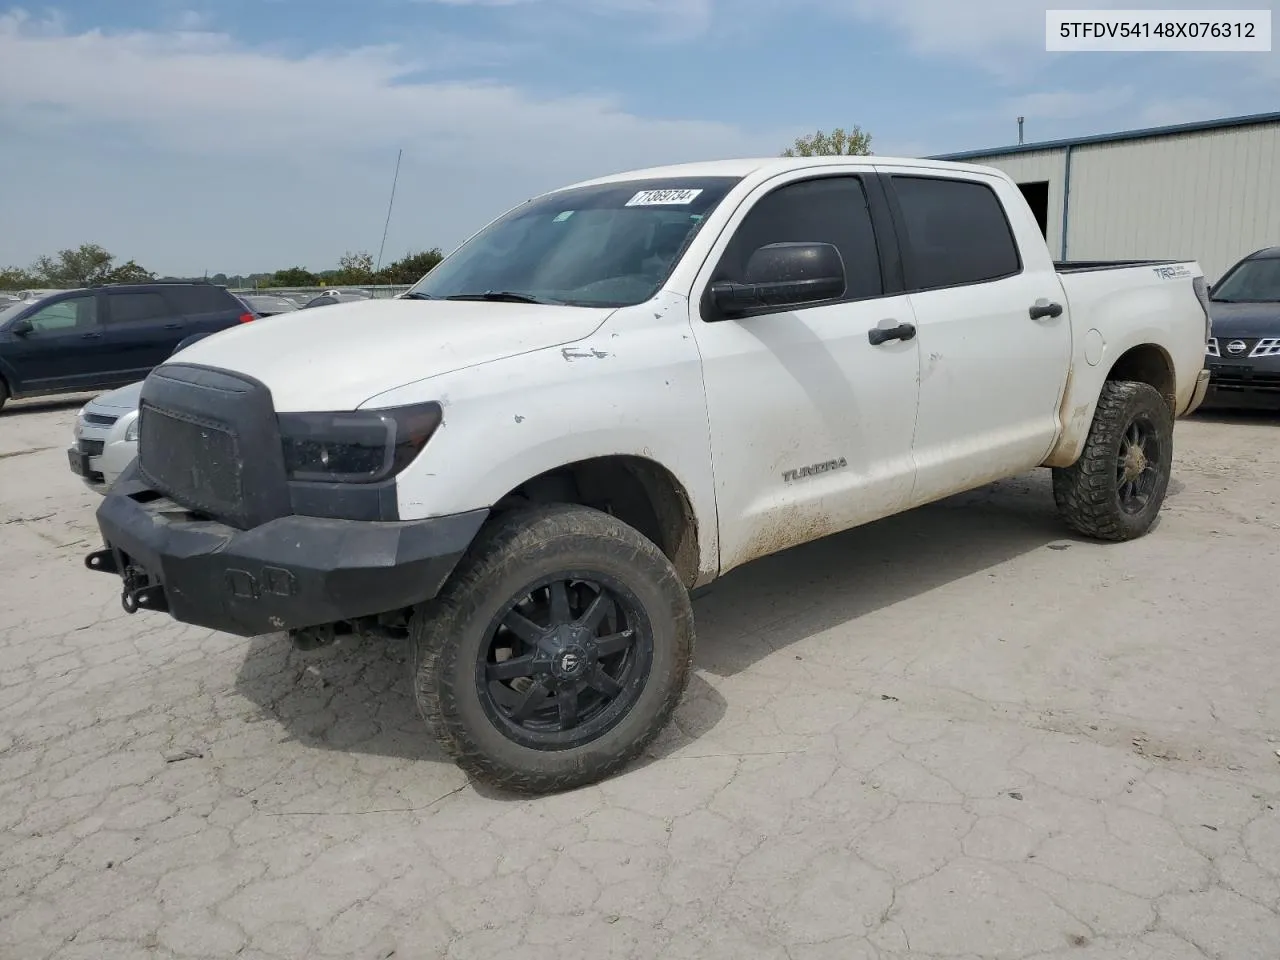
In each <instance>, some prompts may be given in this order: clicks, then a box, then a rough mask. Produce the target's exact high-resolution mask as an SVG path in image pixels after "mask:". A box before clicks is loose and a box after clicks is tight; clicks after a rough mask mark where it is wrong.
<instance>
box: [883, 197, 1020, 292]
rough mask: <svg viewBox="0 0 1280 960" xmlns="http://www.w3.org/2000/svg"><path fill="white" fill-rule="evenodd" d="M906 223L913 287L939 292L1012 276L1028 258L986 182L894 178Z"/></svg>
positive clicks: (909, 286)
mask: <svg viewBox="0 0 1280 960" xmlns="http://www.w3.org/2000/svg"><path fill="white" fill-rule="evenodd" d="M891 180H892V183H893V192H894V194H895V196H896V197H897V200H898V207H899V209H900V210H901V212H902V218H903V220H904V221H905V227H906V234H907V237H906V239H907V243H908V246H909V248H910V251H911V256H910V257H909V275H908V277H907V285H908V288H909V290H912V291H919V290H935V289H938V288H940V287H956V286H961V285H964V284H971V283H985V282H987V281H990V280H999V279H1001V278H1003V277H1010V276H1013V275H1014V274H1017V273H1019V272H1021V270H1022V258H1021V257H1020V256H1019V254H1018V244H1017V241H1016V240H1015V239H1014V236H1013V230H1012V228H1011V227H1010V226H1009V220H1008V218H1007V217H1006V216H1005V212H1004V206H1003V205H1002V204H1001V203H1000V198H999V197H998V196H996V192H995V191H994V190H992V189H991V188H990V187H989V186H987V185H986V184H985V183H978V182H976V181H973V180H952V179H944V178H940V177H909V176H894V177H892V178H891Z"/></svg>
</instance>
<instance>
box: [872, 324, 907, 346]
mask: <svg viewBox="0 0 1280 960" xmlns="http://www.w3.org/2000/svg"><path fill="white" fill-rule="evenodd" d="M915 335H916V327H915V324H914V323H900V324H898V325H897V326H896V327H872V328H871V329H870V330H868V331H867V339H868V340H869V341H870V342H871V345H872V346H873V347H878V346H880V344H882V343H888V342H889V341H890V340H910V339H911V338H912V337H914V336H915Z"/></svg>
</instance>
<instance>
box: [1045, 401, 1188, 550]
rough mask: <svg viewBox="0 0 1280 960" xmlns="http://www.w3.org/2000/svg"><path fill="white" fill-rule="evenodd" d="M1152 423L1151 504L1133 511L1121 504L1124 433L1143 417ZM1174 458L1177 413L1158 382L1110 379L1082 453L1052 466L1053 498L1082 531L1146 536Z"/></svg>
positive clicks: (1104, 536)
mask: <svg viewBox="0 0 1280 960" xmlns="http://www.w3.org/2000/svg"><path fill="white" fill-rule="evenodd" d="M1140 421H1141V422H1144V423H1147V424H1150V425H1151V426H1152V427H1153V428H1154V435H1155V438H1156V440H1157V444H1158V456H1157V457H1156V458H1154V461H1153V463H1154V467H1155V469H1156V475H1155V483H1154V487H1153V489H1152V491H1151V494H1150V497H1149V499H1148V501H1147V503H1146V505H1145V506H1144V507H1143V508H1142V509H1141V510H1140V511H1138V512H1135V513H1130V512H1127V511H1126V510H1124V509H1123V508H1122V506H1121V499H1120V491H1119V485H1118V483H1117V472H1118V470H1119V468H1120V451H1121V446H1122V443H1123V441H1124V437H1125V433H1126V431H1128V430H1129V429H1130V428H1131V426H1133V425H1134V424H1135V423H1138V422H1140ZM1172 462H1173V415H1172V413H1171V412H1170V410H1169V404H1168V402H1167V401H1166V400H1165V399H1164V398H1163V397H1162V396H1161V395H1160V394H1159V392H1158V391H1156V389H1155V388H1154V387H1151V386H1149V385H1148V384H1145V383H1136V382H1133V381H1127V380H1109V381H1107V382H1106V383H1105V384H1104V385H1103V388H1102V395H1101V397H1100V398H1099V399H1098V407H1097V410H1096V411H1095V412H1094V415H1093V423H1092V425H1091V426H1090V427H1089V436H1088V439H1086V441H1085V445H1084V451H1083V452H1082V453H1081V454H1080V458H1079V459H1078V460H1077V461H1076V462H1075V463H1073V464H1072V465H1071V466H1069V467H1055V468H1054V469H1053V499H1054V502H1055V503H1056V504H1057V507H1058V515H1059V516H1060V517H1061V518H1062V520H1063V521H1064V522H1065V523H1066V524H1067V526H1068V527H1070V528H1071V529H1072V530H1075V531H1076V532H1077V533H1081V534H1084V535H1085V536H1087V537H1092V538H1093V539H1096V540H1106V541H1112V542H1120V541H1125V540H1133V539H1136V538H1137V537H1141V536H1142V535H1143V534H1145V533H1146V532H1147V531H1148V530H1149V529H1150V528H1151V525H1152V524H1153V523H1154V522H1155V520H1156V517H1157V516H1158V515H1159V513H1160V507H1161V505H1162V504H1163V503H1164V498H1165V493H1166V492H1167V490H1168V487H1169V476H1170V473H1171V470H1172Z"/></svg>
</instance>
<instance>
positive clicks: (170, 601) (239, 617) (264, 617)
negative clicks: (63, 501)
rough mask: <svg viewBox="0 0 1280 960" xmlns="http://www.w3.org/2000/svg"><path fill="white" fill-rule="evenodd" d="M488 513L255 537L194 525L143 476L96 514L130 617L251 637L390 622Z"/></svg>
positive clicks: (294, 519)
mask: <svg viewBox="0 0 1280 960" xmlns="http://www.w3.org/2000/svg"><path fill="white" fill-rule="evenodd" d="M488 513H489V511H487V510H478V511H473V512H470V513H465V514H458V515H454V516H447V517H435V518H431V519H426V520H410V521H397V522H370V521H352V520H332V519H322V518H317V517H303V516H286V517H280V518H279V519H276V520H272V521H269V522H267V523H264V524H262V525H261V526H258V527H254V528H252V529H249V530H239V529H236V528H234V527H231V526H227V525H225V524H222V523H218V522H216V521H212V520H201V519H197V518H195V517H194V516H193V515H192V514H191V513H189V512H188V511H187V510H185V509H184V508H183V507H181V506H179V505H178V504H175V503H174V502H173V501H171V500H168V499H165V498H163V497H160V496H159V495H158V494H156V493H154V492H153V491H150V490H149V489H148V486H147V485H146V484H145V482H143V481H142V480H141V479H140V478H139V477H138V473H137V470H136V468H133V469H130V471H129V472H128V473H127V474H126V475H125V476H123V477H122V478H121V479H120V480H119V481H118V482H117V484H116V485H115V486H114V487H113V488H112V490H111V491H110V492H109V493H108V494H107V495H106V497H105V498H104V500H103V501H102V504H101V505H100V506H99V507H98V511H97V520H98V526H99V529H100V530H101V532H102V537H103V541H104V544H105V547H106V549H104V550H101V551H96V552H94V553H92V554H90V555H89V556H88V557H86V559H85V563H86V565H87V566H88V567H89V568H90V569H91V570H97V571H101V572H104V573H111V574H115V575H117V576H119V577H120V578H121V580H122V583H123V594H122V602H123V603H124V606H125V609H126V610H129V611H130V612H133V610H136V609H147V610H159V611H167V612H168V613H169V614H170V615H171V616H173V618H174V619H176V620H179V621H181V622H183V623H190V624H195V625H198V626H202V627H209V628H212V629H215V630H222V631H225V632H227V633H233V634H237V635H239V636H245V637H251V636H258V635H260V634H264V633H272V632H276V631H280V630H293V629H301V628H304V627H313V626H320V625H322V624H328V623H337V622H342V621H350V620H354V619H357V618H359V617H366V616H373V615H376V614H379V613H387V612H391V611H395V610H399V609H403V608H406V607H411V606H413V605H415V604H417V603H421V602H423V601H425V600H429V599H431V598H432V597H434V596H435V595H436V593H437V592H438V590H439V589H440V587H441V586H442V585H443V583H444V582H445V580H446V578H448V576H449V574H450V573H452V572H453V568H454V566H455V565H456V564H457V562H458V560H459V559H460V558H461V557H462V554H463V552H464V551H465V550H466V549H467V547H468V546H469V545H470V543H471V541H472V539H473V538H474V537H475V535H476V533H477V531H479V529H480V526H481V524H483V523H484V521H485V519H486V517H487V516H488Z"/></svg>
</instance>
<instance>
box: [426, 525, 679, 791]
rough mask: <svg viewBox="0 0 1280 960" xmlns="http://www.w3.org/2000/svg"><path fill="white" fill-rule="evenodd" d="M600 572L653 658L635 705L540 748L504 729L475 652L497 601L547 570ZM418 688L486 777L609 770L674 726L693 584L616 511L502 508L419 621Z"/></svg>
mask: <svg viewBox="0 0 1280 960" xmlns="http://www.w3.org/2000/svg"><path fill="white" fill-rule="evenodd" d="M567 571H574V572H575V575H576V574H577V572H579V571H582V572H587V573H590V572H595V573H598V574H602V575H606V576H609V577H612V578H614V579H615V580H616V581H618V582H620V583H622V584H624V585H625V587H626V588H627V589H628V590H629V591H631V593H632V594H633V595H634V597H635V598H636V599H637V600H638V601H639V609H640V610H641V611H642V613H643V616H644V619H645V620H647V627H648V629H649V630H650V635H651V637H652V648H651V649H652V661H651V665H650V668H649V670H648V675H647V678H646V679H645V680H644V681H643V686H642V688H641V691H640V693H639V695H638V698H637V699H636V700H635V702H634V705H633V706H632V707H631V709H630V710H629V711H628V712H627V713H625V714H624V715H623V716H622V717H621V719H620V720H618V721H617V722H616V724H615V725H614V726H613V727H612V728H611V729H608V730H607V731H605V732H603V733H602V734H601V735H600V736H599V737H598V738H597V739H595V740H592V741H591V742H589V743H585V744H582V745H579V746H574V747H570V748H566V749H537V748H533V747H529V746H526V745H524V744H521V743H517V742H516V741H515V740H514V739H512V738H510V737H509V736H508V735H507V734H505V733H504V732H503V731H502V730H501V729H500V728H499V726H498V725H497V723H495V721H494V720H493V719H491V717H490V715H489V714H488V713H486V708H485V706H483V705H482V694H481V684H480V683H479V681H478V678H477V673H476V670H477V667H476V664H477V661H478V658H479V657H480V656H481V651H482V649H487V645H488V643H489V636H490V627H491V625H492V624H493V623H494V621H495V618H496V617H498V615H499V613H500V611H501V610H502V609H503V608H504V606H506V605H507V604H509V603H510V602H511V601H512V600H513V598H515V597H516V596H519V595H520V594H521V592H522V591H523V590H526V589H527V587H528V585H529V584H530V583H532V582H535V581H537V580H538V579H539V578H540V577H546V576H552V575H555V574H559V573H563V572H567ZM409 639H410V644H411V651H412V654H411V665H412V670H413V683H414V693H415V696H416V698H417V702H418V707H419V709H420V711H421V712H422V716H423V718H424V719H425V720H426V723H427V727H428V728H429V730H430V731H431V733H432V735H433V736H434V737H435V738H436V740H437V741H438V742H439V744H440V745H441V747H442V748H443V749H444V750H445V752H446V753H447V754H448V755H449V756H450V757H451V758H452V759H453V760H454V761H455V762H456V763H457V764H458V766H460V767H461V768H462V769H463V770H464V771H465V772H466V773H467V774H469V775H470V776H471V777H472V778H473V779H475V780H476V781H478V782H482V783H486V784H489V785H491V786H495V787H499V788H501V789H504V790H509V791H514V792H519V793H550V792H555V791H561V790H569V789H573V788H575V787H580V786H585V785H587V784H591V783H595V782H598V781H600V780H603V779H605V778H607V777H609V776H611V775H613V774H614V773H616V772H618V771H619V770H620V769H622V768H623V767H624V766H626V765H627V764H628V763H629V762H630V761H632V760H633V759H635V758H636V757H637V756H638V755H639V754H640V753H641V752H642V751H643V750H644V748H645V747H646V746H647V745H648V744H649V743H650V742H652V741H653V739H654V738H655V737H656V736H657V735H658V733H659V732H660V731H661V730H662V729H663V728H664V727H665V726H666V725H667V724H668V722H669V721H670V719H671V715H672V712H673V711H674V710H675V708H676V705H677V704H678V703H679V702H680V699H681V698H682V697H683V695H684V692H685V689H686V687H687V685H688V682H689V677H690V674H691V671H692V666H693V647H694V625H693V608H692V605H691V603H690V599H689V594H688V592H687V590H686V589H685V587H684V585H683V584H682V583H681V582H680V579H679V577H678V576H677V574H676V571H675V569H674V568H673V567H672V565H671V562H670V561H669V560H668V559H667V558H666V556H664V555H663V553H662V552H661V551H660V550H659V549H658V547H657V546H656V545H655V544H654V543H652V542H651V541H650V540H648V539H647V538H645V537H644V536H642V535H641V534H640V533H638V532H637V531H636V530H635V529H633V528H632V527H630V526H628V525H627V524H625V523H622V522H621V521H619V520H617V519H615V518H614V517H612V516H611V515H609V514H607V513H604V512H601V511H599V510H593V509H590V508H587V507H581V506H576V505H568V504H555V505H550V506H536V507H530V508H524V509H520V510H514V511H512V512H510V513H508V514H504V515H500V516H499V517H497V518H495V519H494V520H493V521H491V522H490V525H489V526H488V527H486V528H485V529H484V530H482V531H481V533H480V535H479V536H478V537H477V540H476V542H475V543H474V544H473V545H472V547H471V549H470V550H469V551H468V553H467V555H466V556H465V557H464V558H463V559H462V561H461V562H460V563H459V565H458V567H457V569H456V570H455V571H454V573H453V575H452V576H451V577H450V579H449V581H448V583H447V584H446V585H445V588H444V589H443V590H442V592H441V594H440V595H439V596H438V597H437V598H436V599H435V600H433V601H431V602H430V603H427V604H424V605H423V606H422V607H421V608H419V609H418V610H417V611H415V614H414V616H413V618H412V621H411V625H410V636H409Z"/></svg>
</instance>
